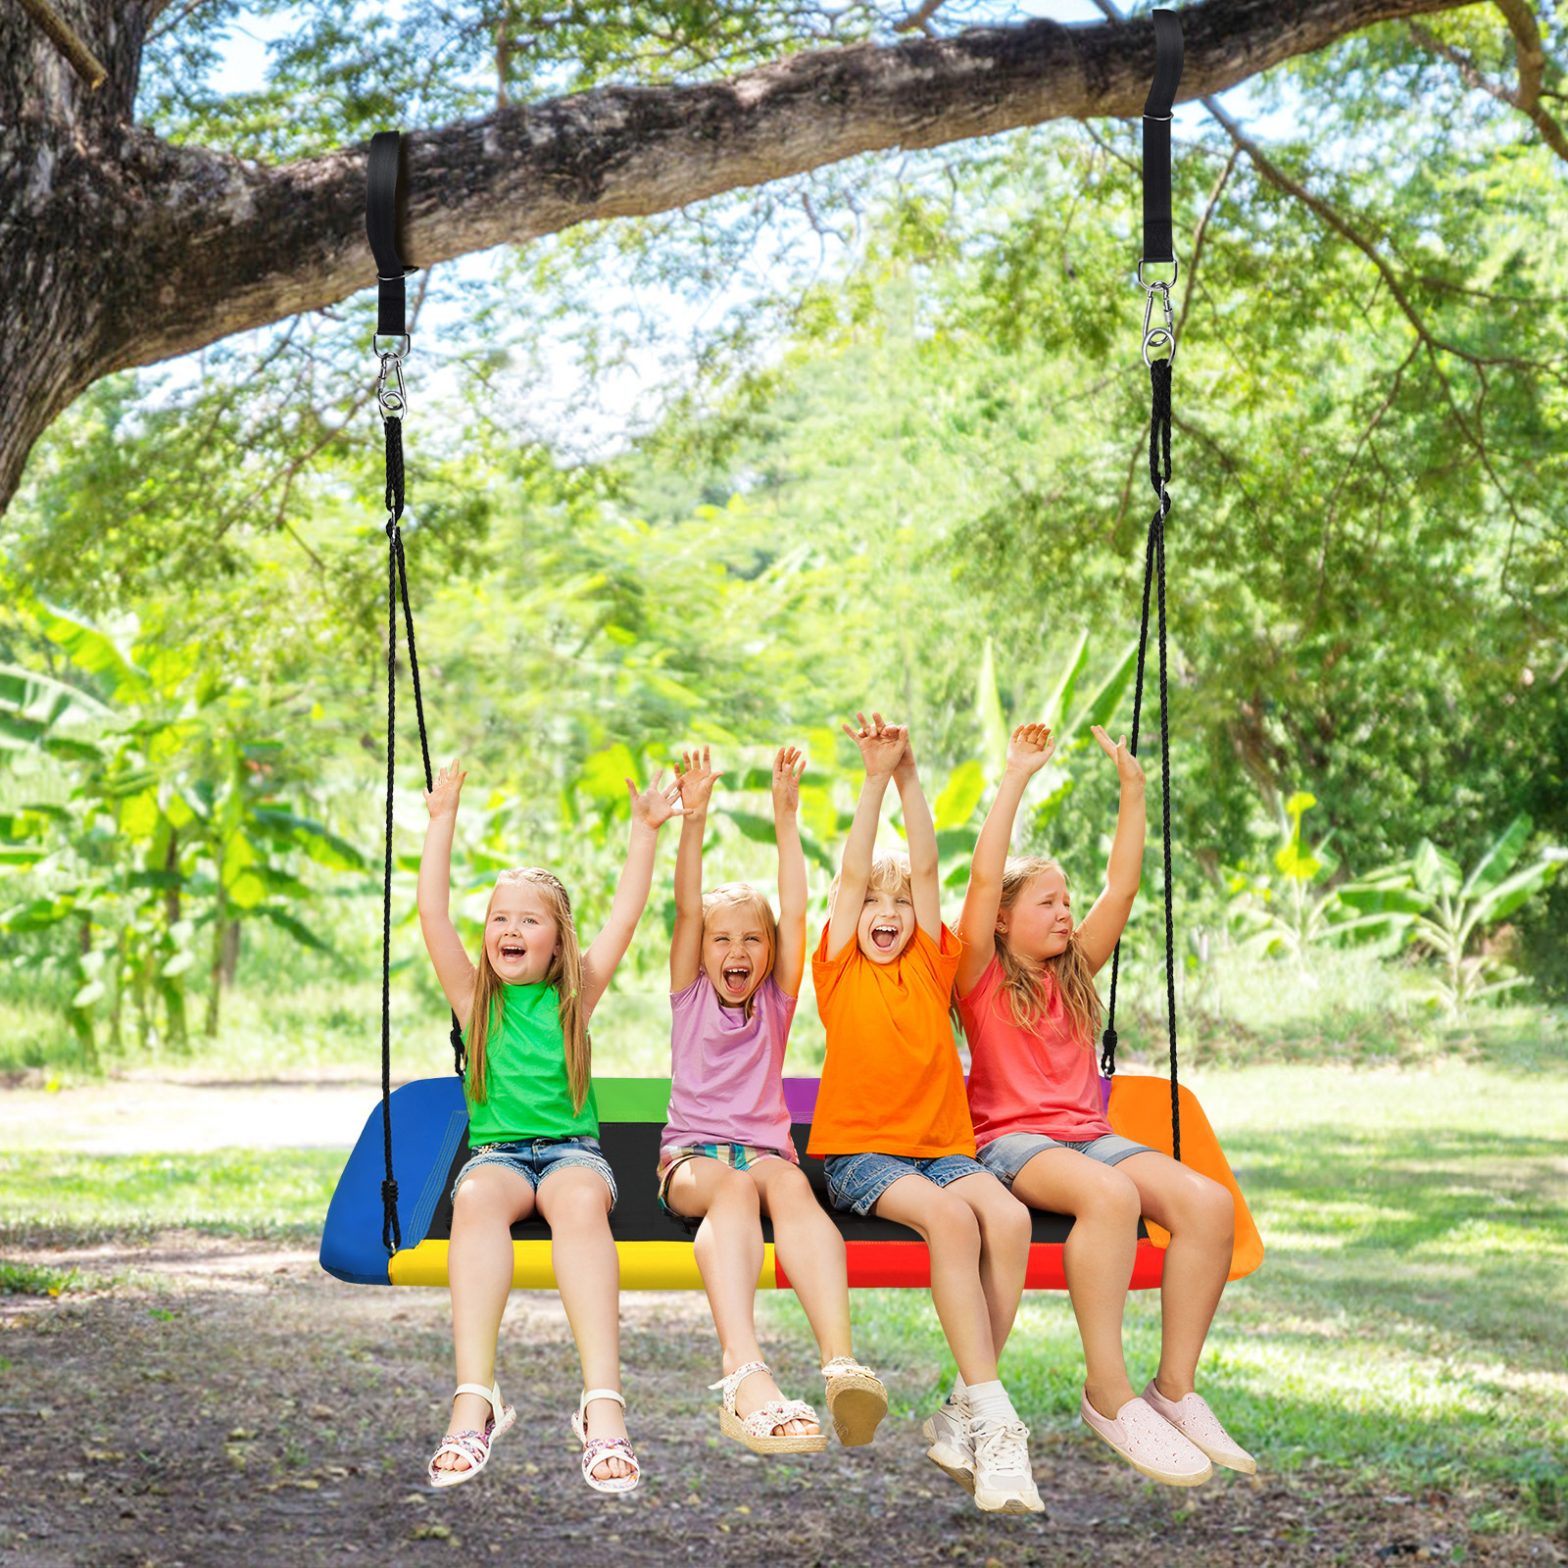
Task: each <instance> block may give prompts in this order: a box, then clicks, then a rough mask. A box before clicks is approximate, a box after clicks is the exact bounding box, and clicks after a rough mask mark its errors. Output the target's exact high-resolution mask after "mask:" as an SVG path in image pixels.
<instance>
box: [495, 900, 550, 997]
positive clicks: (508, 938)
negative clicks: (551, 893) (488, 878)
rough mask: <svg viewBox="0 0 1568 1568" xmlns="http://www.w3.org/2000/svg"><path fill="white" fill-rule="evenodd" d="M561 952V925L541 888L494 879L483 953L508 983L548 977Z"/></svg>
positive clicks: (535, 982)
mask: <svg viewBox="0 0 1568 1568" xmlns="http://www.w3.org/2000/svg"><path fill="white" fill-rule="evenodd" d="M560 952H561V927H560V922H559V921H558V920H557V919H556V915H555V911H554V909H553V908H552V907H551V902H550V899H549V898H548V896H547V895H546V893H545V891H544V889H543V888H541V887H540V886H539V885H538V884H537V883H534V882H523V881H503V882H498V883H496V887H495V891H494V892H493V893H492V894H491V895H490V909H489V912H488V913H487V914H486V916H485V957H486V958H488V959H489V960H490V967H491V968H492V969H493V970H495V973H496V978H497V979H499V980H503V981H505V982H506V984H507V985H536V984H538V982H540V981H541V980H547V979H549V977H550V969H551V967H552V965H553V964H554V963H555V960H556V959H557V957H559V955H560Z"/></svg>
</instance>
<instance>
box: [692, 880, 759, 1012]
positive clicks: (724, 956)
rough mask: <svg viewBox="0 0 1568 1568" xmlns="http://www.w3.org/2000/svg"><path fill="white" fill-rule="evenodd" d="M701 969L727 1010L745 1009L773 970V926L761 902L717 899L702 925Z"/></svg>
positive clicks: (747, 899) (756, 900)
mask: <svg viewBox="0 0 1568 1568" xmlns="http://www.w3.org/2000/svg"><path fill="white" fill-rule="evenodd" d="M702 967H703V972H704V973H705V974H706V975H707V977H708V979H709V980H710V981H711V982H712V985H713V989H714V990H715V991H717V992H718V993H719V1000H720V1001H721V1002H723V1003H724V1004H725V1005H726V1006H727V1007H744V1006H745V1005H746V1003H747V1002H749V1001H750V1000H751V998H752V996H753V995H755V993H756V990H757V987H758V986H760V985H761V984H762V982H763V981H764V980H766V979H767V978H768V975H769V973H770V972H771V971H772V969H773V922H772V920H771V919H769V918H768V911H767V910H766V909H765V907H764V906H763V905H762V903H761V901H760V900H759V899H757V898H755V897H753V898H720V899H716V900H714V901H713V902H712V903H710V904H709V906H708V910H707V913H706V915H705V916H704V918H703V923H702Z"/></svg>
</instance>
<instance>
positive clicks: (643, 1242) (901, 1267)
mask: <svg viewBox="0 0 1568 1568" xmlns="http://www.w3.org/2000/svg"><path fill="white" fill-rule="evenodd" d="M1152 21H1153V26H1154V33H1155V45H1156V60H1155V75H1154V85H1153V87H1152V89H1151V91H1150V94H1149V99H1148V102H1147V103H1146V104H1145V105H1144V116H1143V130H1144V249H1143V259H1142V260H1141V261H1140V262H1139V265H1138V282H1139V284H1140V285H1141V286H1142V287H1143V289H1144V290H1145V293H1146V295H1147V299H1146V304H1145V310H1144V322H1143V358H1144V363H1145V364H1146V365H1148V367H1149V373H1150V392H1151V400H1152V404H1153V415H1152V418H1151V423H1150V432H1149V480H1150V484H1151V486H1152V488H1153V489H1154V491H1155V493H1156V494H1157V496H1158V498H1159V504H1158V508H1157V510H1156V512H1155V514H1154V516H1153V518H1152V519H1151V520H1150V523H1149V532H1148V543H1147V549H1146V552H1145V556H1144V581H1143V614H1142V625H1141V628H1140V632H1139V644H1138V672H1137V683H1136V689H1135V695H1134V698H1133V720H1132V739H1131V750H1132V751H1133V753H1134V754H1136V753H1137V750H1138V730H1139V721H1140V717H1141V714H1142V704H1143V684H1144V651H1145V647H1146V645H1147V641H1148V633H1149V609H1150V589H1151V585H1152V584H1153V583H1154V582H1155V581H1156V579H1157V581H1158V583H1159V596H1158V614H1159V630H1158V646H1159V660H1160V690H1161V694H1162V697H1163V694H1164V691H1165V686H1166V679H1165V662H1166V658H1165V656H1166V628H1165V517H1166V514H1167V512H1168V511H1169V509H1170V497H1169V494H1168V492H1167V490H1166V486H1165V482H1166V481H1167V480H1168V479H1169V478H1170V429H1171V401H1170V386H1171V368H1172V365H1173V363H1174V360H1175V353H1176V338H1175V329H1174V324H1173V318H1172V311H1171V303H1170V287H1171V285H1172V284H1173V283H1174V282H1175V280H1176V271H1177V263H1176V258H1175V253H1174V250H1173V246H1172V226H1171V179H1170V172H1171V171H1170V121H1171V105H1172V103H1173V102H1174V100H1175V94H1176V87H1177V83H1178V82H1179V80H1180V77H1181V61H1182V40H1181V26H1180V23H1179V21H1178V19H1177V17H1176V14H1175V13H1174V12H1172V11H1163V10H1161V11H1155V12H1154V13H1153V15H1152ZM401 170H402V142H401V138H400V136H399V135H398V133H397V132H395V131H384V132H381V133H380V134H379V135H377V136H375V137H374V138H372V141H371V147H370V168H369V180H368V194H367V209H366V230H367V233H368V236H369V239H370V245H371V249H372V251H373V253H374V254H375V258H376V266H377V278H378V282H379V285H380V300H379V313H378V317H377V331H376V338H375V340H374V342H375V344H379V342H380V340H381V339H382V338H389V339H391V341H392V342H393V343H394V345H396V346H395V347H394V348H393V349H391V350H388V351H382V350H381V349H380V348H379V347H377V349H376V352H377V353H378V355H379V357H380V374H379V376H378V378H377V385H376V393H377V401H378V404H379V407H380V410H381V414H382V424H383V430H384V433H385V437H386V504H387V511H388V518H387V524H386V533H387V539H388V545H389V552H388V637H387V677H388V722H387V812H386V822H387V843H386V873H385V878H384V881H383V936H384V940H383V951H382V1024H381V1081H382V1103H381V1106H380V1107H379V1109H378V1110H377V1111H376V1112H374V1113H372V1115H371V1117H370V1119H369V1120H368V1121H367V1122H366V1124H365V1129H364V1131H363V1132H362V1133H361V1134H360V1138H359V1141H358V1143H356V1145H355V1146H354V1151H353V1153H352V1154H351V1155H350V1156H349V1160H348V1164H347V1165H346V1166H345V1168H344V1171H343V1175H342V1177H341V1179H340V1180H339V1182H338V1186H337V1190H336V1191H335V1193H334V1194H333V1198H332V1203H331V1206H330V1208H329V1209H328V1212H327V1221H326V1226H325V1229H324V1231H323V1234H322V1238H321V1264H322V1267H323V1268H325V1269H326V1270H327V1272H328V1273H330V1274H333V1275H335V1276H336V1277H337V1278H339V1279H342V1280H347V1281H349V1282H351V1283H354V1284H364V1285H445V1284H446V1283H447V1267H446V1266H447V1243H448V1238H449V1237H450V1235H451V1224H452V1201H451V1189H452V1182H453V1180H454V1178H455V1177H456V1174H457V1171H458V1169H459V1168H460V1167H461V1166H462V1164H463V1162H464V1161H465V1160H466V1159H467V1157H468V1111H467V1106H466V1104H465V1103H464V1100H463V1091H462V1081H461V1078H460V1077H458V1076H454V1077H450V1078H436V1079H425V1080H421V1081H419V1082H417V1083H409V1084H405V1085H403V1086H402V1087H401V1088H399V1089H398V1090H397V1091H396V1092H395V1093H394V1092H393V1091H392V1090H391V1024H390V1001H389V999H390V930H391V896H392V893H391V886H392V883H391V877H392V842H391V830H392V788H393V774H394V752H395V728H394V725H393V722H392V721H393V716H394V712H395V690H396V686H395V682H396V669H397V660H396V652H397V611H398V601H399V598H401V601H402V608H403V620H404V625H405V627H406V629H407V636H408V652H409V666H410V674H411V676H412V681H413V688H414V704H415V711H416V713H417V715H418V720H419V741H420V748H421V752H422V754H423V760H424V769H425V787H426V788H427V789H428V788H430V782H431V772H430V751H429V745H428V741H427V737H426V731H425V716H424V706H423V702H422V700H421V697H420V689H419V661H418V657H417V654H416V652H415V648H414V626H413V616H412V612H411V611H410V608H409V600H408V580H407V573H406V568H405V563H404V555H403V540H402V531H401V527H400V520H401V518H402V516H403V510H404V504H403V501H404V497H403V444H402V421H403V416H404V414H405V413H406V411H407V394H406V390H405V386H404V381H403V368H402V362H403V359H404V358H405V357H406V356H407V354H408V353H409V350H410V339H409V336H408V331H407V322H406V316H405V293H404V278H405V275H406V274H407V273H409V272H412V271H414V270H416V269H414V268H413V267H408V266H405V265H404V264H403V261H402V259H401V256H400V255H399V252H398V246H397V238H396V230H397V197H398V194H399V186H400V183H401V180H400V176H401ZM1146 266H1147V267H1149V269H1150V270H1151V272H1153V271H1155V270H1156V269H1166V268H1168V269H1169V271H1170V274H1171V275H1170V278H1169V280H1165V279H1163V278H1158V279H1153V280H1145V278H1144V268H1145V267H1146ZM1156 294H1159V295H1160V296H1161V303H1162V306H1163V310H1162V314H1163V316H1164V325H1163V326H1161V325H1160V323H1159V322H1158V321H1155V320H1154V319H1153V311H1154V303H1155V295H1156ZM1162 458H1163V468H1162V466H1161V459H1162ZM1160 760H1161V775H1162V783H1163V805H1164V847H1165V886H1166V888H1167V889H1169V888H1170V887H1171V885H1172V880H1171V835H1170V746H1169V725H1168V715H1167V713H1166V711H1165V705H1164V703H1163V701H1162V703H1161V711H1160ZM1120 958H1121V949H1120V947H1119V946H1118V948H1117V953H1116V958H1115V960H1114V961H1113V964H1112V969H1111V986H1110V1006H1109V1015H1108V1020H1107V1027H1106V1030H1105V1038H1104V1045H1103V1050H1102V1054H1101V1069H1102V1072H1103V1073H1104V1074H1105V1076H1104V1077H1103V1078H1102V1080H1101V1092H1102V1093H1103V1095H1104V1096H1105V1103H1106V1114H1107V1117H1108V1119H1109V1121H1110V1124H1111V1127H1112V1129H1113V1130H1114V1131H1116V1132H1118V1133H1121V1134H1122V1135H1123V1136H1125V1137H1129V1138H1133V1139H1135V1140H1136V1141H1138V1142H1139V1143H1144V1144H1147V1145H1148V1146H1149V1147H1150V1148H1153V1149H1158V1150H1161V1151H1162V1152H1164V1153H1167V1154H1171V1155H1173V1156H1174V1157H1175V1158H1177V1159H1180V1160H1182V1161H1183V1162H1184V1163H1185V1164H1187V1165H1189V1166H1191V1167H1192V1168H1193V1169H1194V1170H1197V1171H1199V1172H1201V1173H1202V1174H1204V1175H1206V1176H1209V1177H1212V1178H1213V1179H1214V1180H1215V1181H1218V1182H1220V1183H1222V1184H1223V1185H1224V1186H1226V1187H1227V1188H1229V1190H1230V1192H1231V1194H1232V1197H1233V1198H1234V1200H1235V1205H1236V1240H1235V1247H1234V1251H1233V1253H1232V1257H1231V1268H1230V1278H1231V1279H1237V1278H1239V1277H1241V1276H1242V1275H1244V1274H1249V1273H1251V1272H1252V1270H1253V1269H1255V1268H1257V1266H1258V1264H1259V1263H1260V1262H1261V1261H1262V1258H1263V1244H1262V1241H1261V1239H1260V1238H1259V1236H1258V1230H1257V1226H1256V1225H1255V1224H1254V1223H1253V1219H1252V1215H1251V1213H1250V1211H1249V1210H1248V1208H1247V1203H1246V1200H1245V1198H1243V1196H1242V1194H1241V1190H1240V1189H1239V1188H1238V1187H1237V1185H1236V1182H1235V1179H1234V1177H1233V1176H1232V1175H1231V1171H1230V1166H1229V1165H1228V1164H1227V1163H1226V1160H1225V1156H1224V1154H1223V1153H1222V1152H1221V1150H1220V1146H1219V1143H1218V1141H1217V1140H1216V1138H1215V1136H1214V1133H1213V1131H1212V1129H1211V1128H1210V1126H1209V1123H1208V1120H1207V1118H1206V1117H1205V1116H1204V1114H1203V1111H1202V1109H1201V1107H1200V1106H1199V1105H1198V1102H1197V1100H1196V1099H1194V1098H1193V1096H1192V1095H1191V1094H1190V1093H1189V1092H1188V1091H1187V1090H1186V1089H1181V1088H1179V1087H1178V1085H1177V1082H1176V998H1175V984H1174V973H1175V970H1174V936H1173V930H1172V916H1171V909H1170V905H1169V902H1168V901H1167V903H1166V910H1165V961H1166V967H1165V972H1166V991H1167V1002H1168V1010H1167V1013H1168V1016H1167V1023H1168V1029H1169V1034H1170V1063H1171V1076H1170V1081H1169V1082H1166V1081H1165V1080H1164V1079H1160V1078H1154V1077H1148V1076H1142V1075H1130V1076H1129V1075H1120V1076H1115V1072H1116V1065H1115V1064H1116V988H1117V976H1118V973H1119V968H1120ZM451 1037H452V1044H453V1052H454V1065H455V1066H456V1068H457V1071H458V1073H459V1074H460V1073H461V1071H462V1063H463V1055H462V1037H461V1030H460V1027H459V1024H458V1020H457V1019H456V1018H455V1017H454V1018H453V1019H452V1036H451ZM784 1086H785V1094H786V1098H787V1102H788V1105H789V1110H790V1117H791V1121H792V1123H793V1125H792V1127H791V1133H792V1136H793V1137H794V1140H795V1146H796V1148H797V1150H798V1151H799V1153H800V1155H801V1165H802V1168H803V1169H804V1170H805V1172H806V1175H807V1177H808V1178H809V1180H810V1181H811V1184H812V1187H813V1188H814V1190H815V1191H816V1193H817V1196H818V1200H819V1201H820V1202H821V1203H822V1206H823V1208H824V1209H825V1210H827V1211H828V1213H829V1214H830V1215H831V1217H832V1219H833V1221H834V1223H835V1224H836V1225H837V1226H838V1227H839V1229H840V1230H841V1231H842V1232H843V1235H844V1238H845V1242H846V1246H847V1250H848V1262H849V1283H850V1284H851V1285H859V1286H887V1285H892V1286H925V1285H929V1284H930V1278H931V1276H930V1259H929V1256H928V1254H927V1252H926V1247H925V1243H924V1242H923V1241H922V1240H921V1239H920V1237H919V1236H918V1235H917V1234H916V1233H915V1232H914V1231H911V1230H909V1229H907V1228H906V1227H904V1226H902V1225H898V1224H895V1223H894V1222H893V1221H891V1220H884V1219H877V1218H875V1217H870V1218H866V1219H860V1218H857V1217H855V1216H853V1215H846V1214H839V1213H836V1212H834V1211H833V1210H832V1209H831V1208H829V1205H828V1202H827V1191H826V1183H825V1180H824V1177H823V1172H822V1164H821V1161H820V1160H813V1159H809V1158H807V1157H806V1152H805V1151H806V1142H807V1139H808V1137H809V1135H810V1130H811V1117H812V1113H813V1111H814V1109H815V1106H816V1096H817V1080H816V1079H814V1078H787V1079H785V1081H784ZM594 1088H595V1093H596V1096H597V1099H598V1105H599V1117H600V1144H601V1147H602V1148H603V1150H604V1153H605V1156H606V1158H607V1159H608V1160H609V1162H610V1165H611V1167H612V1169H613V1170H614V1171H615V1173H616V1180H617V1185H618V1187H619V1189H620V1198H619V1202H618V1204H617V1206H616V1210H615V1213H614V1215H613V1216H612V1218H611V1224H610V1229H611V1232H612V1234H613V1235H614V1237H615V1241H616V1246H617V1249H618V1251H619V1253H620V1259H621V1283H622V1286H623V1287H624V1288H627V1289H632V1290H637V1289H642V1290H671V1289H676V1290H679V1289H694V1288H699V1287H700V1286H701V1284H702V1280H701V1276H700V1275H699V1273H698V1270H697V1264H696V1258H695V1255H694V1251H693V1248H692V1244H691V1240H690V1233H689V1231H688V1230H687V1228H686V1227H685V1225H684V1224H683V1223H682V1222H680V1221H678V1220H674V1219H672V1218H671V1217H670V1216H669V1215H667V1214H665V1213H664V1211H663V1210H662V1209H661V1208H660V1207H659V1205H658V1200H657V1196H656V1192H655V1177H654V1173H655V1168H656V1165H657V1161H658V1140H659V1134H660V1131H661V1130H662V1128H663V1126H664V1123H665V1113H666V1109H667V1105H668V1100H669V1081H668V1080H667V1079H664V1078H599V1079H596V1080H595V1083H594ZM1071 1228H1072V1221H1071V1220H1070V1219H1069V1218H1067V1217H1066V1216H1063V1215H1055V1214H1042V1213H1038V1212H1037V1213H1036V1214H1035V1216H1034V1240H1033V1243H1032V1245H1031V1248H1030V1258H1029V1270H1028V1274H1027V1276H1026V1285H1027V1286H1028V1287H1029V1288H1033V1289H1037V1290H1039V1289H1047V1290H1049V1289H1062V1288H1064V1287H1065V1285H1066V1280H1065V1277H1064V1275H1063V1270H1062V1248H1063V1244H1064V1243H1065V1241H1066V1239H1067V1235H1068V1232H1069V1231H1070V1230H1071ZM1167 1240H1168V1237H1167V1236H1166V1235H1165V1233H1164V1232H1163V1231H1161V1230H1160V1229H1159V1228H1158V1227H1157V1226H1153V1225H1140V1226H1139V1240H1138V1248H1137V1253H1136V1257H1135V1260H1134V1264H1133V1271H1132V1278H1131V1281H1130V1284H1131V1286H1132V1288H1134V1289H1147V1288H1149V1287H1151V1286H1155V1285H1158V1284H1159V1282H1160V1277H1161V1272H1162V1265H1163V1261H1164V1250H1163V1249H1164V1247H1165V1244H1166V1242H1167ZM763 1241H764V1249H763V1263H762V1273H761V1275H760V1277H759V1280H758V1284H759V1285H760V1286H762V1287H764V1288H779V1287H787V1286H788V1285H789V1280H788V1278H787V1277H786V1276H785V1273H784V1270H783V1268H782V1267H781V1266H780V1264H779V1261H778V1258H777V1256H776V1255H775V1252H774V1248H773V1236H772V1228H771V1226H770V1225H769V1224H768V1222H767V1221H766V1220H764V1221H763ZM512 1247H513V1257H514V1263H513V1274H512V1282H513V1284H514V1285H515V1286H518V1287H521V1288H524V1289H530V1288H531V1289H541V1290H547V1289H553V1288H554V1287H555V1284H556V1280H555V1275H554V1271H553V1269H552V1268H551V1263H550V1239H549V1230H548V1228H547V1227H546V1226H545V1224H544V1223H543V1222H542V1221H540V1220H537V1219H533V1220H528V1221H525V1222H523V1223H521V1224H519V1225H515V1226H513V1228H512Z"/></svg>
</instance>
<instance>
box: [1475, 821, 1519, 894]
mask: <svg viewBox="0 0 1568 1568" xmlns="http://www.w3.org/2000/svg"><path fill="white" fill-rule="evenodd" d="M1531 826H1532V824H1531V822H1530V819H1529V817H1528V816H1526V815H1524V814H1523V813H1522V812H1521V813H1520V814H1519V815H1518V816H1517V817H1515V818H1514V819H1513V821H1512V822H1510V823H1509V824H1508V826H1507V827H1506V828H1504V829H1503V831H1502V832H1501V833H1499V834H1498V835H1497V837H1496V839H1495V840H1493V842H1492V845H1491V847H1490V848H1489V849H1488V850H1487V851H1486V853H1485V854H1484V855H1482V856H1481V858H1480V860H1478V861H1477V862H1476V864H1475V869H1474V870H1473V871H1471V873H1470V875H1469V876H1468V877H1466V878H1465V885H1464V886H1463V887H1462V888H1461V889H1460V890H1459V891H1460V896H1461V897H1465V898H1468V897H1469V896H1470V895H1471V894H1472V893H1485V892H1488V891H1490V890H1491V889H1492V888H1494V887H1496V886H1497V884H1498V883H1499V882H1501V881H1502V880H1503V878H1504V877H1505V876H1507V875H1508V873H1509V872H1510V871H1511V870H1512V869H1513V867H1514V864H1515V862H1516V861H1517V860H1518V859H1519V857H1520V856H1521V855H1522V854H1523V853H1524V847H1525V845H1526V844H1528V843H1529V842H1530V828H1531Z"/></svg>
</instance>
